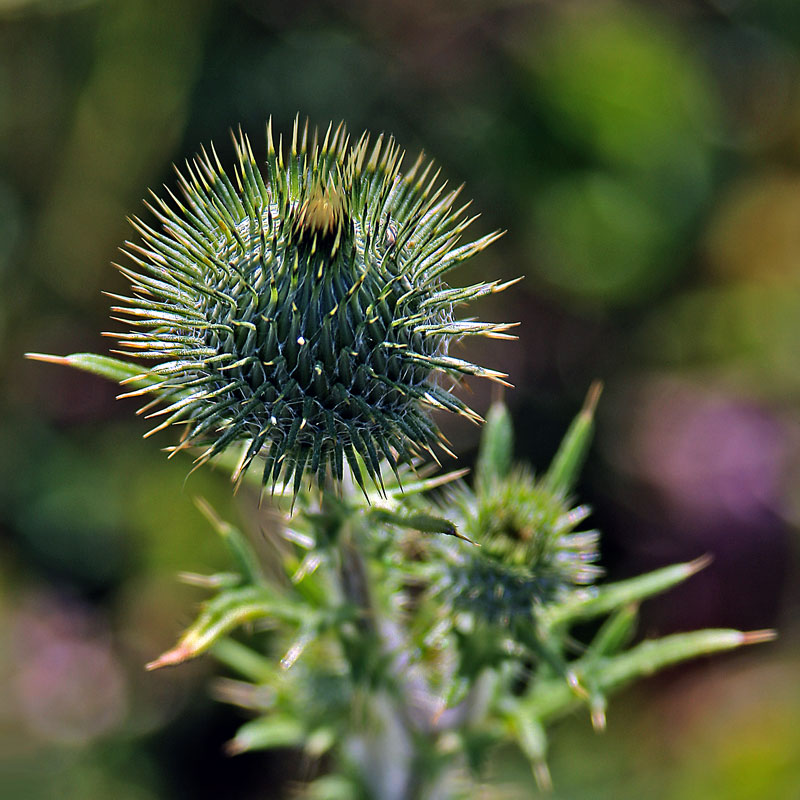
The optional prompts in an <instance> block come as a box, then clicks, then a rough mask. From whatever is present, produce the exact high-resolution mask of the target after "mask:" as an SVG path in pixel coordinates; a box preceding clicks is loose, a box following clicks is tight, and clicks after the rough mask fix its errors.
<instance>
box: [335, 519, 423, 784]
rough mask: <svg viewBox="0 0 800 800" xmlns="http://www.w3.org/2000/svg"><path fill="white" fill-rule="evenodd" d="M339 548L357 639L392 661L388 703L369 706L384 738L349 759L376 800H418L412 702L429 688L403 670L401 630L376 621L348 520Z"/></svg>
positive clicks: (342, 582)
mask: <svg viewBox="0 0 800 800" xmlns="http://www.w3.org/2000/svg"><path fill="white" fill-rule="evenodd" d="M337 544H338V548H339V556H340V561H339V583H340V587H341V590H342V595H343V597H344V599H345V600H346V601H347V602H348V603H349V604H351V605H353V606H355V607H356V609H357V610H358V613H357V621H356V627H357V631H358V634H359V635H360V636H361V637H363V638H364V639H365V640H366V641H365V642H364V643H365V644H366V645H367V646H368V647H374V648H379V649H380V650H381V651H382V652H383V653H386V654H391V655H392V656H394V658H392V659H391V667H390V670H391V678H392V682H393V683H394V684H395V689H396V691H392V692H391V693H389V692H387V693H385V695H384V697H385V699H386V701H387V702H386V703H381V702H380V701H379V700H378V698H377V697H375V698H374V703H373V705H374V709H375V710H377V711H378V712H379V716H382V717H383V718H384V719H383V723H384V730H383V732H382V733H383V735H381V736H380V737H377V736H372V737H371V738H370V741H369V742H366V741H365V744H364V747H362V748H360V749H359V752H356V753H353V755H354V756H355V757H356V760H357V761H360V762H361V763H360V764H359V767H360V770H361V773H362V775H363V776H364V778H365V779H366V782H367V784H368V785H369V786H370V787H371V789H372V792H373V794H374V796H375V798H376V800H421V798H422V797H423V796H424V788H425V787H424V785H423V780H422V776H420V774H419V770H417V769H416V768H415V767H416V762H417V760H418V758H419V752H418V744H417V742H418V739H419V737H420V735H421V733H422V731H421V730H420V725H419V724H418V723H419V720H416V719H415V717H416V716H418V713H415V711H416V709H415V708H414V706H415V704H414V703H413V702H411V699H412V698H414V697H417V696H419V693H420V689H422V688H427V687H421V686H419V685H418V684H419V681H418V680H415V679H414V678H413V677H412V676H410V675H408V673H407V672H406V671H405V668H406V663H407V661H408V652H407V648H406V647H404V642H403V637H402V632H401V631H400V629H399V627H398V626H396V625H395V624H394V623H393V622H392V621H391V620H388V619H387V620H382V619H378V616H377V613H376V609H375V606H374V604H373V602H372V592H371V589H370V582H369V572H368V569H367V565H366V564H365V562H364V558H363V556H362V553H361V551H360V550H359V548H358V543H357V542H356V541H355V531H354V530H353V526H352V524H350V522H349V521H348V520H346V521H344V522H343V524H342V526H341V528H340V530H339V535H338V537H337ZM427 696H428V697H429V696H430V694H429V693H427ZM424 705H426V706H427V705H430V704H429V703H425V704H424ZM380 712H383V713H380ZM426 727H427V726H426ZM423 738H424V737H423ZM359 756H360V757H359Z"/></svg>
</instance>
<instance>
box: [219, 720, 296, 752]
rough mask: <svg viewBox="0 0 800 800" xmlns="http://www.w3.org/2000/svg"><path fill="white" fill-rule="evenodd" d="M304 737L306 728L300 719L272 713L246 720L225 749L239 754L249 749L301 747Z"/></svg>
mask: <svg viewBox="0 0 800 800" xmlns="http://www.w3.org/2000/svg"><path fill="white" fill-rule="evenodd" d="M304 738H305V730H304V728H303V725H302V723H300V721H299V720H297V719H295V718H294V717H290V716H288V715H284V714H270V715H269V716H267V717H259V718H258V719H254V720H251V721H250V722H245V724H244V725H242V727H241V728H239V730H238V731H237V732H236V736H234V737H233V739H231V740H230V741H229V742H228V744H227V745H226V746H225V751H226V752H227V753H228V754H229V755H239V754H240V753H246V752H248V751H249V750H269V749H271V748H273V747H299V746H300V745H302V744H303V740H304Z"/></svg>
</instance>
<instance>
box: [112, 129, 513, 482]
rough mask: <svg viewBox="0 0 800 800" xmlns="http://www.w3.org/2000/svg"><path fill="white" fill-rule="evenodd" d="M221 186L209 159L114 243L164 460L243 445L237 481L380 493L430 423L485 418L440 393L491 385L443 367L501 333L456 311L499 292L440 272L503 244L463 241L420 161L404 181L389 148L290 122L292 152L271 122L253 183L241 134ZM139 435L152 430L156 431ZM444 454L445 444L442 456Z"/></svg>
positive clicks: (125, 336)
mask: <svg viewBox="0 0 800 800" xmlns="http://www.w3.org/2000/svg"><path fill="white" fill-rule="evenodd" d="M235 145H236V153H237V160H238V163H237V165H236V169H235V174H234V175H233V177H229V176H228V175H227V174H226V173H225V171H224V170H223V169H222V167H221V166H220V162H219V160H218V159H217V157H216V153H215V152H214V151H213V149H212V154H211V155H209V154H208V153H207V152H206V151H203V154H202V156H199V157H197V158H196V159H195V160H194V161H193V162H192V163H187V164H186V166H185V170H184V171H183V172H182V173H179V184H180V189H181V193H182V195H183V198H182V199H179V198H178V197H176V196H175V195H172V194H171V193H170V200H169V201H165V200H162V199H160V198H158V197H156V198H155V200H154V202H153V203H152V205H151V210H152V211H153V213H154V214H155V215H156V217H157V218H158V220H159V222H160V223H161V230H156V229H154V228H151V227H149V226H148V225H146V224H145V223H143V222H141V221H140V220H138V219H134V220H133V224H134V226H135V227H136V229H137V230H138V232H139V233H140V235H141V238H142V241H141V243H131V242H129V243H127V245H126V252H127V254H128V255H129V256H130V257H131V258H132V259H133V261H134V263H135V265H136V266H135V268H134V269H129V268H127V267H124V266H121V267H120V269H121V271H122V272H123V273H124V274H125V275H126V276H127V277H128V278H129V279H130V281H131V283H132V285H133V292H132V296H131V297H122V298H117V299H118V300H120V301H121V305H120V306H118V307H116V308H115V309H114V311H115V312H116V313H120V314H123V315H125V321H126V322H127V323H128V324H130V325H131V326H132V328H133V330H132V331H131V332H126V333H121V334H111V335H114V336H116V337H117V338H118V339H119V340H120V343H121V346H122V348H123V352H124V353H125V354H126V355H128V356H136V357H141V358H147V359H156V360H157V361H158V362H159V363H158V364H157V365H156V366H154V367H152V368H151V369H150V370H149V372H150V373H151V374H154V375H156V376H158V378H159V380H158V382H157V383H156V384H154V385H151V386H149V387H145V388H143V389H139V390H138V392H139V393H141V394H145V393H151V394H153V395H154V396H155V399H154V401H153V403H150V404H148V406H146V407H145V408H146V409H147V410H148V411H151V412H152V409H153V408H154V407H155V405H156V404H158V402H159V401H160V402H161V403H162V406H163V405H164V404H166V405H165V406H164V407H161V408H160V409H159V410H157V411H155V412H152V414H153V415H154V416H159V417H161V421H160V424H158V426H157V427H156V428H154V429H153V431H155V430H159V429H162V428H164V427H167V426H169V425H171V424H173V423H184V424H185V432H184V435H183V438H182V439H181V442H180V444H179V445H178V446H177V447H175V448H173V450H174V451H177V450H180V449H182V448H185V447H188V446H192V445H204V447H205V449H204V452H203V453H202V455H201V456H200V457H199V459H198V460H199V461H200V462H203V461H205V460H207V459H209V458H211V457H212V456H214V455H216V454H218V453H220V452H221V451H223V450H224V449H225V448H226V447H228V446H229V445H231V444H233V443H236V442H246V445H245V446H244V449H243V453H242V458H241V460H240V462H239V466H238V468H237V471H236V474H235V477H237V478H238V477H239V476H241V474H242V473H243V472H244V471H245V470H246V469H247V468H248V467H249V466H250V464H251V462H252V461H253V460H254V459H255V458H256V456H259V455H260V456H262V457H263V458H264V467H263V476H262V483H263V484H264V485H265V486H271V487H273V488H274V487H275V485H276V484H278V483H284V484H286V485H289V486H291V488H292V490H293V492H294V493H296V492H297V490H298V489H299V487H300V485H301V482H302V479H303V476H304V475H306V474H310V475H311V476H313V477H314V478H315V479H316V480H317V482H318V483H320V484H322V483H323V482H324V480H325V476H327V475H330V476H332V477H333V478H334V479H336V480H339V481H340V480H341V479H342V477H343V474H344V470H345V465H348V466H349V468H350V469H351V470H352V473H353V476H354V478H355V480H356V482H357V483H358V484H359V485H363V471H364V470H366V473H367V474H368V475H369V477H370V478H371V479H372V481H373V482H375V483H376V484H379V483H380V480H381V478H380V474H381V462H383V461H386V462H388V464H389V466H390V467H391V468H392V469H394V470H396V469H397V467H398V466H399V465H400V464H401V463H410V462H411V461H412V460H413V459H415V458H417V457H420V456H423V455H431V454H433V447H434V446H437V445H438V446H441V447H444V444H443V442H442V437H441V434H440V433H439V431H438V429H437V427H436V425H435V424H434V423H433V421H432V420H431V418H430V416H429V411H430V410H431V409H437V410H447V411H452V412H455V413H457V414H461V415H463V416H465V417H467V418H469V419H472V420H475V421H478V420H479V419H480V418H479V417H478V415H477V414H475V413H474V412H473V411H472V410H471V409H469V408H468V407H467V406H466V405H465V404H464V403H463V402H462V401H461V400H460V399H459V398H457V397H456V396H454V395H453V394H452V393H451V391H450V389H451V388H452V383H454V381H455V380H457V379H458V378H460V377H461V376H464V375H476V376H481V377H487V378H490V379H492V380H496V381H503V378H504V376H503V375H502V374H501V373H498V372H495V371H493V370H489V369H484V368H483V367H479V366H477V365H475V364H472V363H470V362H468V361H464V360H461V359H458V358H455V357H453V356H452V355H450V354H449V345H450V344H451V342H453V341H454V340H458V339H460V338H461V337H463V336H468V335H483V336H494V337H505V336H508V334H507V333H506V331H507V329H508V328H509V327H510V326H509V325H507V324H493V323H484V322H476V321H474V320H456V319H454V317H453V309H454V307H456V306H457V305H459V304H461V303H464V302H466V301H468V300H472V299H474V298H476V297H480V296H482V295H485V294H489V293H492V292H497V291H500V290H502V289H503V288H505V286H506V285H508V284H501V283H500V282H498V281H493V282H489V283H480V284H477V285H474V286H470V287H466V288H448V287H447V286H446V285H445V284H444V282H443V278H444V276H445V275H446V274H447V273H448V272H449V271H450V270H451V269H453V268H454V267H456V266H457V265H458V264H460V263H462V262H463V261H465V260H466V259H468V258H470V257H471V256H473V255H475V254H476V253H478V252H479V251H481V250H482V249H483V248H485V247H486V246H487V245H488V244H490V243H491V242H492V241H494V240H495V239H496V238H497V237H498V235H499V234H498V233H491V234H489V235H487V236H484V237H482V238H480V239H478V240H476V241H474V242H470V243H467V244H462V243H461V241H460V240H461V238H462V236H463V234H464V232H465V230H466V228H467V227H468V226H469V224H470V222H471V221H472V219H470V218H469V217H467V216H466V215H465V210H466V208H467V205H468V204H467V205H464V206H461V207H458V206H457V198H458V196H459V191H460V190H458V189H457V190H452V191H451V190H447V189H446V186H445V185H442V184H440V183H439V180H438V172H434V170H433V167H432V165H431V163H430V162H427V163H426V162H425V160H424V158H423V157H422V155H420V157H419V158H418V159H417V160H416V161H415V162H414V164H413V165H412V166H411V167H410V169H409V170H408V171H407V172H406V173H405V174H402V173H401V171H400V168H401V162H402V160H403V153H402V151H401V150H400V149H399V148H398V147H397V145H396V144H395V143H394V141H393V140H392V139H388V140H384V138H383V136H379V137H378V138H377V140H376V141H375V142H374V143H373V142H371V141H370V137H369V136H368V134H366V133H365V134H364V135H362V136H361V137H360V139H359V140H358V142H357V143H356V144H354V145H352V146H351V144H350V140H349V137H348V136H347V134H346V132H345V129H344V127H343V126H342V125H340V126H339V127H338V128H336V129H335V130H333V129H332V127H329V128H328V130H327V132H326V134H325V136H324V138H322V139H321V140H320V137H319V136H318V133H317V132H316V131H314V132H312V133H309V129H308V125H307V124H306V126H305V127H301V126H300V125H299V124H298V123H297V122H296V123H295V127H294V132H293V136H292V142H291V147H290V148H288V155H286V156H285V155H284V147H283V143H282V141H280V140H279V142H278V144H277V146H276V145H275V143H274V139H273V134H272V130H271V125H268V127H267V149H268V158H267V170H266V174H264V175H262V173H261V171H260V170H259V168H258V166H257V164H256V160H255V158H254V156H253V151H252V148H251V145H250V142H249V141H248V139H247V137H246V136H245V135H243V134H242V133H241V132H240V134H239V136H238V137H237V138H235ZM151 432H152V431H151ZM445 449H446V448H445Z"/></svg>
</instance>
